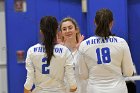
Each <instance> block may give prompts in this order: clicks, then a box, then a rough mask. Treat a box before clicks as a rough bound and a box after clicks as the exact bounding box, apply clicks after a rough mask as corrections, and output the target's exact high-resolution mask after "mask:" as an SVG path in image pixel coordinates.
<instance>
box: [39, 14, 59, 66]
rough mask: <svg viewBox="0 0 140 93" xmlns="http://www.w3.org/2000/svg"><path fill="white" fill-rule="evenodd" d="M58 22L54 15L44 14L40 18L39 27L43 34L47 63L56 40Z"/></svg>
mask: <svg viewBox="0 0 140 93" xmlns="http://www.w3.org/2000/svg"><path fill="white" fill-rule="evenodd" d="M57 28H58V23H57V20H56V18H55V17H52V16H45V17H43V18H42V19H41V22H40V29H41V31H42V33H43V35H44V40H43V44H44V45H45V50H46V54H47V64H50V61H51V58H52V56H53V50H54V46H55V41H56V33H57Z"/></svg>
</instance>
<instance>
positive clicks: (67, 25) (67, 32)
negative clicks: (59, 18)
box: [61, 21, 78, 40]
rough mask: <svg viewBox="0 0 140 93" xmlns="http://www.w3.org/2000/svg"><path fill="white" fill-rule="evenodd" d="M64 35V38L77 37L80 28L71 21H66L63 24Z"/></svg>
mask: <svg viewBox="0 0 140 93" xmlns="http://www.w3.org/2000/svg"><path fill="white" fill-rule="evenodd" d="M61 32H62V36H63V37H64V40H65V39H67V38H76V34H77V33H78V29H77V28H76V27H75V25H74V24H73V23H72V22H71V21H65V22H63V23H62V26H61Z"/></svg>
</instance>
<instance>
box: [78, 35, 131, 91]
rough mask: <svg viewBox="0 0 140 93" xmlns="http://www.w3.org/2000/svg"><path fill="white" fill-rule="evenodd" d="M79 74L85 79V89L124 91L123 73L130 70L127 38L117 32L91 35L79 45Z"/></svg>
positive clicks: (126, 74) (128, 73)
mask: <svg viewBox="0 0 140 93" xmlns="http://www.w3.org/2000/svg"><path fill="white" fill-rule="evenodd" d="M79 52H80V56H79V66H80V73H79V74H80V76H81V78H83V79H88V84H87V93H127V87H126V83H125V80H124V77H125V76H131V75H132V73H133V62H132V58H131V54H130V50H129V47H128V45H127V43H126V41H125V40H124V39H122V38H120V37H117V36H110V37H109V38H107V39H104V38H102V37H97V36H93V37H90V38H88V39H86V40H84V41H83V42H82V43H81V45H80V47H79Z"/></svg>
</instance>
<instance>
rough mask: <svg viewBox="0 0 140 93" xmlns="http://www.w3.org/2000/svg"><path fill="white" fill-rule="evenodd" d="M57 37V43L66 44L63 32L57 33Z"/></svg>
mask: <svg viewBox="0 0 140 93" xmlns="http://www.w3.org/2000/svg"><path fill="white" fill-rule="evenodd" d="M56 38H57V40H56V42H57V43H59V44H62V45H64V43H63V42H62V34H61V32H58V33H57V35H56Z"/></svg>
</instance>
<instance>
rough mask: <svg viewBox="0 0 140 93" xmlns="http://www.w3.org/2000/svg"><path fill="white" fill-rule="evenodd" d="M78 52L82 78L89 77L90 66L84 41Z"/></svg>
mask: <svg viewBox="0 0 140 93" xmlns="http://www.w3.org/2000/svg"><path fill="white" fill-rule="evenodd" d="M78 53H79V56H78V58H77V60H78V65H79V77H80V79H87V78H88V76H89V75H88V67H87V64H86V62H85V56H84V48H83V43H81V45H80V47H79V50H78Z"/></svg>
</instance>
